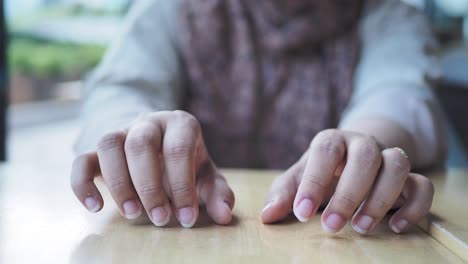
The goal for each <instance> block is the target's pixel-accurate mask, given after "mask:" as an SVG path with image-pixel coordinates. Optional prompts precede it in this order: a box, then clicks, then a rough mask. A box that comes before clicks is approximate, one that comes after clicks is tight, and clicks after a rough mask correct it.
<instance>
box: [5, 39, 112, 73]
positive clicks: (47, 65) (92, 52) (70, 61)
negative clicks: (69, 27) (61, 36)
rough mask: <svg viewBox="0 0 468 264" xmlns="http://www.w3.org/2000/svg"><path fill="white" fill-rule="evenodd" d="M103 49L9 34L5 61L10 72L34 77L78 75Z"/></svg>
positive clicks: (88, 68)
mask: <svg viewBox="0 0 468 264" xmlns="http://www.w3.org/2000/svg"><path fill="white" fill-rule="evenodd" d="M104 51H105V48H104V47H102V46H96V45H77V44H65V43H56V42H50V41H42V40H35V39H31V38H21V37H13V38H12V39H11V41H10V48H9V64H10V68H11V71H12V73H13V74H15V73H23V74H28V75H32V76H34V77H37V78H48V77H55V76H79V75H82V74H83V73H85V72H87V71H88V70H90V69H91V68H93V67H94V66H95V65H97V64H98V63H99V61H100V60H101V57H102V55H103V54H104Z"/></svg>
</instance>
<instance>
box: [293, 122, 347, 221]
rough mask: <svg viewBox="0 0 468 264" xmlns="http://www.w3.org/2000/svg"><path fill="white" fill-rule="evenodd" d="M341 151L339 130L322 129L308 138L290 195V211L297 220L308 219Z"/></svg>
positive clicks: (320, 200)
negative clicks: (305, 157)
mask: <svg viewBox="0 0 468 264" xmlns="http://www.w3.org/2000/svg"><path fill="white" fill-rule="evenodd" d="M345 153H346V144H345V139H344V137H343V136H342V135H341V133H340V132H339V131H336V130H325V131H322V132H320V133H319V134H317V136H316V137H315V138H314V139H313V140H312V143H311V145H310V148H309V157H308V160H307V164H306V166H305V169H304V172H303V176H302V179H301V181H300V184H299V188H298V191H297V194H296V198H295V199H294V206H293V211H294V214H295V215H296V217H297V219H299V221H301V222H306V221H308V220H309V219H310V218H311V217H312V215H313V214H314V213H315V212H316V211H317V209H318V208H319V206H320V204H321V203H322V200H323V197H324V196H325V195H326V193H327V190H328V186H329V185H330V183H331V182H332V179H333V176H334V174H335V171H336V169H337V168H338V166H339V165H340V164H341V162H342V160H343V158H344V156H345Z"/></svg>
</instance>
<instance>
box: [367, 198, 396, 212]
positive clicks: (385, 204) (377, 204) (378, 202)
mask: <svg viewBox="0 0 468 264" xmlns="http://www.w3.org/2000/svg"><path fill="white" fill-rule="evenodd" d="M370 203H371V204H372V206H371V208H375V209H376V210H377V211H380V212H382V214H385V213H386V212H387V211H388V210H390V209H391V208H392V207H393V203H391V202H389V201H388V200H386V199H382V198H380V197H374V198H372V200H371V201H370Z"/></svg>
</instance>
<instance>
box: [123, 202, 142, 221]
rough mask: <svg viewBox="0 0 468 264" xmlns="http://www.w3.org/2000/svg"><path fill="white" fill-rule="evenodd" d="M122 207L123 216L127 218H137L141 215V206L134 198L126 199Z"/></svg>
mask: <svg viewBox="0 0 468 264" xmlns="http://www.w3.org/2000/svg"><path fill="white" fill-rule="evenodd" d="M122 207H123V212H124V214H125V217H126V218H127V219H129V220H131V219H135V218H138V217H139V216H140V215H141V206H140V205H139V203H138V202H137V201H135V200H130V201H126V202H125V203H123V205H122Z"/></svg>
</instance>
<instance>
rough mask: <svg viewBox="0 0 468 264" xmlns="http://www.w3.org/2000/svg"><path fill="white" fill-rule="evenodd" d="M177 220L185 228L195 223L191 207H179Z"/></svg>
mask: <svg viewBox="0 0 468 264" xmlns="http://www.w3.org/2000/svg"><path fill="white" fill-rule="evenodd" d="M179 222H180V224H181V225H182V226H183V227H185V228H190V227H192V226H193V225H194V224H195V210H193V208H192V207H185V208H182V209H179Z"/></svg>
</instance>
